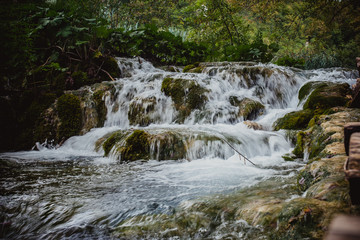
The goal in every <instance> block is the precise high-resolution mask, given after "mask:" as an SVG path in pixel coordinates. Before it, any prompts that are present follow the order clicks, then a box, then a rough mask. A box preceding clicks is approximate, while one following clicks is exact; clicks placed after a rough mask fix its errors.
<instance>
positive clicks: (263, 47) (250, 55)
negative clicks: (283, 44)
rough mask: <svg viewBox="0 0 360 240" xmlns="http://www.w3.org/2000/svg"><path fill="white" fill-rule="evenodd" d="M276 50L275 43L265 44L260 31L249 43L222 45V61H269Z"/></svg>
mask: <svg viewBox="0 0 360 240" xmlns="http://www.w3.org/2000/svg"><path fill="white" fill-rule="evenodd" d="M277 50H278V47H277V45H276V44H271V45H267V44H265V43H264V42H263V38H262V33H258V35H257V37H256V39H255V40H254V41H253V42H252V43H251V44H233V45H227V46H225V47H224V49H223V52H222V57H221V60H222V61H258V62H270V60H271V59H272V58H273V57H274V55H273V54H274V53H276V51H277Z"/></svg>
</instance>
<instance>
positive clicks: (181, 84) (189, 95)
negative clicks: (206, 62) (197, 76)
mask: <svg viewBox="0 0 360 240" xmlns="http://www.w3.org/2000/svg"><path fill="white" fill-rule="evenodd" d="M161 91H162V92H164V93H165V95H166V96H169V97H171V99H172V100H173V102H174V105H175V108H176V110H178V111H179V113H180V115H179V119H178V121H180V122H183V121H184V120H185V118H186V117H187V116H189V115H190V113H191V112H192V111H193V110H194V109H201V108H202V107H203V106H204V105H205V103H206V102H207V101H208V98H207V96H206V95H205V93H206V92H207V90H206V89H204V88H203V87H201V86H200V85H199V84H198V83H197V82H196V81H194V80H189V79H180V78H165V79H164V80H163V82H162V85H161Z"/></svg>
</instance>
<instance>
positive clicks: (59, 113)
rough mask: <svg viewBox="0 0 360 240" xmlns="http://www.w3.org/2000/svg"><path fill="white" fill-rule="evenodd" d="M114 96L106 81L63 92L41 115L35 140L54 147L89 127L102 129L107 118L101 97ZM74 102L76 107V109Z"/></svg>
mask: <svg viewBox="0 0 360 240" xmlns="http://www.w3.org/2000/svg"><path fill="white" fill-rule="evenodd" d="M114 93H115V87H114V84H112V83H106V82H104V83H97V84H94V85H92V86H89V87H83V88H80V89H78V90H72V91H67V94H65V95H62V96H61V97H60V98H58V99H57V101H56V102H55V103H54V104H53V105H52V106H50V107H49V108H48V109H47V110H45V111H44V112H43V113H42V114H41V117H40V119H39V121H38V126H37V127H36V129H35V132H34V135H35V138H36V141H39V142H44V141H45V140H46V139H47V140H48V141H50V140H53V143H54V144H58V143H62V142H63V141H64V140H66V139H67V138H69V137H71V136H74V135H78V134H85V133H87V132H88V131H90V129H92V128H95V127H103V126H104V122H105V119H106V115H107V108H106V106H105V98H106V97H107V96H110V97H111V96H112V97H114ZM75 103H76V105H77V104H79V107H76V110H75ZM71 109H72V110H71ZM68 118H71V119H70V120H67V119H68ZM75 125H76V126H75Z"/></svg>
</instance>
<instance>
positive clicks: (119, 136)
mask: <svg viewBox="0 0 360 240" xmlns="http://www.w3.org/2000/svg"><path fill="white" fill-rule="evenodd" d="M127 134H128V132H124V131H116V132H114V133H112V134H111V135H109V136H107V138H106V136H105V138H106V140H105V141H104V138H101V139H99V140H98V141H99V142H100V143H101V142H102V147H103V150H104V155H105V156H106V157H107V156H109V153H110V152H111V150H112V149H113V147H114V146H115V144H117V143H119V142H120V141H121V140H123V139H124V138H125V137H126V136H127ZM97 145H99V143H97Z"/></svg>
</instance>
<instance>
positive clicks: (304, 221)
mask: <svg viewBox="0 0 360 240" xmlns="http://www.w3.org/2000/svg"><path fill="white" fill-rule="evenodd" d="M341 207H343V206H342V205H340V204H337V203H328V202H324V201H320V200H316V199H306V198H305V199H304V198H298V199H294V200H292V201H290V202H288V203H286V204H284V205H283V207H282V210H281V212H280V214H279V217H278V220H279V222H278V225H277V231H272V234H271V235H270V239H322V238H323V237H324V233H325V232H326V231H325V228H326V227H327V226H328V225H329V223H330V220H331V219H332V217H333V216H334V215H335V214H338V213H339V212H341Z"/></svg>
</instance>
